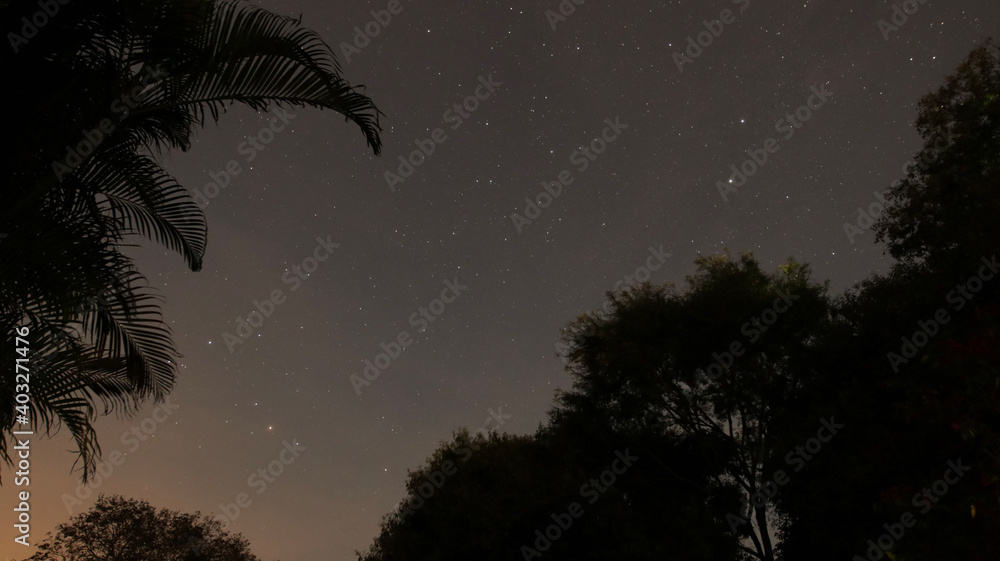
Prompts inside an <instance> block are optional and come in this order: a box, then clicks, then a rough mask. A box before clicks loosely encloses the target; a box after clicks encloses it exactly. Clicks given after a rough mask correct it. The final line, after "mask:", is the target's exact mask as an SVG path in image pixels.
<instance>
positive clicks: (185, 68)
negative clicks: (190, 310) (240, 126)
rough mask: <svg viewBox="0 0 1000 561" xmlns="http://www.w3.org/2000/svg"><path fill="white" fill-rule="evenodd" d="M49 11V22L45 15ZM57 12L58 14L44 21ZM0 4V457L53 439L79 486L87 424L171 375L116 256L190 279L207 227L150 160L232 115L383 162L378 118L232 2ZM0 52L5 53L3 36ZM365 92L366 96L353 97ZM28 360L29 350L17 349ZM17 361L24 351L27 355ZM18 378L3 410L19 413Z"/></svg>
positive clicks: (309, 44) (285, 35)
mask: <svg viewBox="0 0 1000 561" xmlns="http://www.w3.org/2000/svg"><path fill="white" fill-rule="evenodd" d="M53 6H55V7H56V8H52V7H53ZM53 9H55V11H56V13H51V12H52V10H53ZM42 11H43V7H42V6H41V4H40V3H38V2H37V1H36V0H14V1H11V2H0V21H2V22H4V24H5V25H4V27H3V28H4V29H12V30H17V31H15V32H14V33H15V35H17V37H15V38H11V43H12V45H11V46H12V48H11V49H10V50H6V49H0V50H2V51H3V52H2V53H0V61H2V62H0V64H2V67H0V68H2V69H3V71H4V74H5V75H7V76H9V77H12V78H13V80H14V84H13V85H12V86H8V87H7V88H5V90H6V91H5V94H4V95H5V98H6V100H7V101H8V104H7V106H8V108H9V109H10V114H9V121H10V122H9V124H8V127H7V129H6V131H5V134H6V135H7V136H8V137H9V138H14V139H15V142H14V143H13V145H12V146H11V147H10V148H9V149H8V150H6V151H5V152H4V155H3V158H4V160H5V161H4V165H3V166H0V167H2V169H0V174H3V182H2V188H0V232H2V233H3V234H4V236H3V237H2V238H0V327H2V329H3V332H4V337H5V339H7V340H8V341H9V343H8V344H6V345H5V346H4V348H3V349H0V356H2V357H3V360H4V362H3V364H5V365H12V364H14V362H15V358H18V357H21V355H20V354H17V353H16V350H15V341H14V329H15V327H16V326H28V327H29V328H30V334H29V335H28V337H27V339H28V341H29V342H30V344H29V345H28V350H27V354H28V356H29V357H30V358H31V360H30V361H29V362H28V364H29V365H30V380H29V382H30V383H29V384H28V385H29V386H30V389H29V394H30V398H31V410H30V415H28V416H27V417H28V419H27V422H24V421H25V419H24V418H20V419H19V418H18V417H17V415H16V411H14V410H12V408H11V407H7V406H6V405H5V406H3V407H0V429H2V431H3V438H2V439H0V456H2V457H3V458H4V460H5V461H7V462H8V463H10V456H9V453H8V440H9V438H10V437H11V436H12V434H11V432H12V431H13V430H26V429H28V427H30V428H31V429H37V430H39V431H45V432H46V433H49V432H51V431H52V430H58V428H59V427H60V426H61V425H65V426H66V427H67V428H68V430H69V431H70V433H71V435H72V436H73V438H74V440H75V442H76V445H77V448H78V452H79V458H78V462H79V463H81V464H82V472H83V479H84V480H87V479H88V478H89V477H90V475H91V474H92V473H93V470H94V468H95V467H96V462H97V459H98V458H99V456H100V448H99V445H98V441H97V435H96V433H95V432H94V429H93V426H92V421H93V420H94V419H95V417H96V415H97V414H98V412H99V410H100V409H103V411H100V412H101V413H102V414H110V413H116V414H118V415H119V416H123V415H130V414H133V413H135V412H136V411H137V410H138V409H139V408H140V407H141V406H142V405H143V404H144V403H145V402H146V400H148V399H149V398H152V399H153V400H154V401H155V402H159V401H161V400H162V399H163V397H164V396H165V395H166V394H167V393H169V391H170V390H171V388H172V385H173V382H174V379H175V376H176V359H177V357H178V354H177V352H176V350H175V348H174V345H173V341H172V339H171V335H170V331H169V329H168V327H167V326H166V325H165V324H164V323H163V321H162V319H161V316H160V300H159V299H158V298H157V295H156V294H155V293H154V291H152V290H151V289H150V288H149V287H148V286H147V285H146V283H145V278H144V277H143V275H142V274H141V273H140V272H139V271H138V270H137V269H136V267H135V264H134V262H133V260H132V259H131V258H130V257H128V256H127V255H126V254H125V253H123V251H122V249H123V247H125V246H126V245H127V244H126V239H127V238H129V237H134V236H136V235H138V236H142V237H144V238H146V239H148V240H151V241H155V242H157V243H159V244H162V245H164V246H165V247H167V248H169V249H171V250H173V251H176V252H178V253H179V254H180V255H181V256H182V257H183V258H184V260H185V261H186V263H187V265H188V267H189V268H190V269H191V270H192V271H198V270H200V269H201V266H202V260H203V258H204V254H205V247H206V238H207V225H206V221H205V217H204V214H203V213H202V211H201V209H200V208H199V206H198V205H197V203H196V202H195V201H194V200H193V199H192V197H191V195H190V194H189V193H188V191H187V190H186V189H184V188H183V187H182V186H181V185H180V184H178V182H177V181H176V179H174V178H173V177H172V176H171V175H170V174H169V173H167V172H166V170H164V169H163V167H162V166H161V165H160V164H159V162H158V161H157V156H158V155H160V154H161V153H162V152H164V151H167V150H170V149H181V150H184V151H186V150H188V149H190V147H191V137H192V134H193V131H194V129H195V128H196V127H197V126H202V125H204V124H205V122H206V121H207V120H209V119H211V120H213V121H217V120H218V119H219V118H220V115H221V114H222V113H223V112H224V111H225V110H226V107H228V106H229V105H232V104H234V103H241V104H244V105H247V106H249V107H251V108H253V109H256V110H258V111H263V110H266V109H268V108H269V107H270V106H272V105H275V104H277V105H279V106H285V107H307V106H308V107H316V108H320V109H323V108H326V109H332V110H334V111H337V112H338V113H341V114H342V115H344V117H345V120H347V121H352V122H354V123H355V124H356V125H357V126H358V127H359V128H360V129H361V132H362V133H363V135H364V137H365V140H366V142H367V145H368V147H369V148H370V149H371V150H372V151H373V152H374V153H375V154H376V155H377V154H379V153H380V151H381V147H382V141H381V137H380V131H381V127H380V126H379V116H380V115H381V112H380V111H379V110H378V108H377V107H375V105H374V103H373V102H372V100H371V99H370V98H369V97H368V96H366V95H364V94H362V93H360V92H359V91H358V90H357V89H356V88H355V87H353V86H351V85H350V84H349V83H348V82H346V81H345V80H344V79H343V78H342V77H341V74H342V69H341V67H340V65H339V63H338V62H337V59H336V56H335V55H334V54H333V51H332V50H331V49H330V47H329V46H328V45H327V44H326V43H325V42H324V41H323V40H322V39H321V38H320V37H319V36H318V35H317V34H316V33H315V32H313V31H311V30H309V29H307V28H304V27H302V25H301V21H298V20H295V19H291V18H288V17H284V16H280V15H276V14H273V13H270V12H268V11H266V10H263V9H261V8H257V7H254V6H251V5H247V4H244V3H242V2H240V1H237V0H222V1H216V0H165V1H164V0H155V1H153V0H93V1H88V2H71V3H67V4H65V5H63V4H60V3H58V2H52V3H51V6H50V7H49V9H47V10H46V11H45V13H44V14H43V15H42V16H39V13H41V12H42ZM9 38H10V37H9ZM362 87H363V86H362ZM21 348H24V345H21ZM22 354H24V353H22ZM12 370H13V368H7V366H5V367H4V374H3V375H2V376H0V403H4V404H10V403H14V398H15V396H16V394H17V393H21V392H23V390H24V387H23V386H22V387H20V389H18V386H17V385H16V384H17V383H21V382H23V379H22V380H17V381H16V380H15V375H14V373H13V372H12Z"/></svg>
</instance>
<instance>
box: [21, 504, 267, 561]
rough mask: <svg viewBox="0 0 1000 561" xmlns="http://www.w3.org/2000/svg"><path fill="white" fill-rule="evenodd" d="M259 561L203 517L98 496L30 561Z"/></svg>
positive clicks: (40, 546)
mask: <svg viewBox="0 0 1000 561" xmlns="http://www.w3.org/2000/svg"><path fill="white" fill-rule="evenodd" d="M98 559H99V560H101V561H136V560H142V561H260V560H259V558H258V557H257V556H256V555H254V554H253V553H252V552H251V551H250V544H249V542H247V540H246V539H245V538H244V537H243V536H242V535H240V534H230V533H228V532H225V531H224V530H223V529H222V523H221V522H219V521H218V520H216V519H214V518H210V517H206V516H203V515H202V514H201V513H199V512H196V513H194V514H184V513H181V512H176V511H171V510H167V509H160V510H157V509H155V508H154V507H153V506H151V505H150V504H149V503H147V502H146V501H140V500H135V499H127V498H125V497H121V496H118V495H112V496H107V495H101V496H100V497H98V499H97V502H95V503H94V506H93V507H92V508H91V509H90V510H89V511H87V512H83V513H81V514H78V515H77V516H75V517H73V518H71V519H70V521H69V522H66V523H64V524H60V525H59V526H58V527H57V528H56V531H55V534H54V535H53V534H49V535H47V536H46V538H45V540H43V541H42V542H41V543H39V544H38V550H37V551H36V552H35V554H34V555H32V556H31V557H29V558H28V560H29V561H94V560H98Z"/></svg>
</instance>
